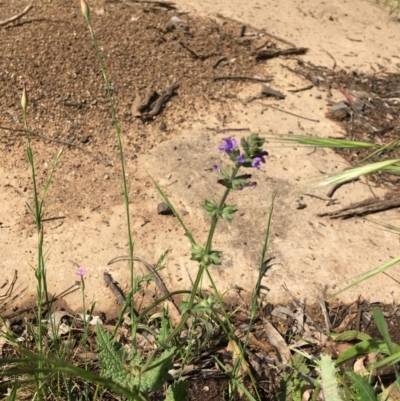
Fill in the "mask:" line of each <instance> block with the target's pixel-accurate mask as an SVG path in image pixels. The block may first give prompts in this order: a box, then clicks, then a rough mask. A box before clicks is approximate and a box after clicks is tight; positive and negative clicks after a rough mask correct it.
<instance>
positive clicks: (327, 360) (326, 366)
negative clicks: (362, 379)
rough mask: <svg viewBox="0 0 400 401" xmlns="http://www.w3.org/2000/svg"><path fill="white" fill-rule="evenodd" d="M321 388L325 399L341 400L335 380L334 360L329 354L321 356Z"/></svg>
mask: <svg viewBox="0 0 400 401" xmlns="http://www.w3.org/2000/svg"><path fill="white" fill-rule="evenodd" d="M321 388H322V391H323V392H324V397H325V400H329V401H342V398H341V397H340V395H339V386H338V383H337V380H336V368H335V362H334V361H332V358H331V357H330V356H329V355H322V356H321Z"/></svg>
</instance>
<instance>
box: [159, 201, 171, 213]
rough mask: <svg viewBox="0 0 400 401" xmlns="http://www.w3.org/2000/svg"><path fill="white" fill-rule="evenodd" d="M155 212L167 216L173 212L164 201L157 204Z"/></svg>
mask: <svg viewBox="0 0 400 401" xmlns="http://www.w3.org/2000/svg"><path fill="white" fill-rule="evenodd" d="M157 213H158V214H161V215H163V216H169V215H171V214H174V213H173V212H172V210H171V209H170V207H169V206H168V205H167V204H166V203H165V202H161V203H159V204H158V205H157Z"/></svg>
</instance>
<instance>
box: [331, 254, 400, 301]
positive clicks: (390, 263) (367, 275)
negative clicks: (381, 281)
mask: <svg viewBox="0 0 400 401" xmlns="http://www.w3.org/2000/svg"><path fill="white" fill-rule="evenodd" d="M399 262H400V256H398V257H397V258H394V259H392V260H389V261H388V262H386V263H384V264H383V265H380V266H378V267H376V268H375V269H372V270H370V271H369V272H367V273H364V274H362V275H361V276H359V277H358V279H357V280H356V281H355V282H354V283H352V284H349V285H348V286H347V287H345V288H343V289H342V290H340V291H338V292H335V293H334V294H333V295H330V296H329V297H328V299H331V298H334V297H336V296H337V295H339V294H341V293H342V292H344V291H347V290H348V289H350V288H352V287H354V286H355V285H357V284H360V283H361V282H363V281H365V280H368V279H369V278H371V277H373V276H375V275H377V274H378V273H381V272H383V271H385V270H387V269H388V268H389V267H392V266H393V265H395V264H396V263H399Z"/></svg>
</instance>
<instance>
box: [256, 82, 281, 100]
mask: <svg viewBox="0 0 400 401" xmlns="http://www.w3.org/2000/svg"><path fill="white" fill-rule="evenodd" d="M261 95H265V96H274V97H276V98H277V99H284V98H285V95H284V94H283V93H282V92H280V91H278V90H276V89H273V88H271V87H270V86H268V85H262V86H261Z"/></svg>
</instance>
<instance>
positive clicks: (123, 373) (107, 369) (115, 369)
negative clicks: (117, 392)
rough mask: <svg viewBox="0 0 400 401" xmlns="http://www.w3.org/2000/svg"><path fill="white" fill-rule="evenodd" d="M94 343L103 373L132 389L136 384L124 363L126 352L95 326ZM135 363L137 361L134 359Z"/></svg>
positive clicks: (133, 375) (132, 374)
mask: <svg viewBox="0 0 400 401" xmlns="http://www.w3.org/2000/svg"><path fill="white" fill-rule="evenodd" d="M96 343H97V347H98V349H99V359H100V361H101V365H102V367H103V375H104V376H105V377H108V378H110V379H111V380H113V381H114V382H115V383H118V384H119V385H121V386H123V387H126V388H129V389H131V390H132V389H134V388H135V387H136V385H137V383H136V381H135V374H134V372H133V370H132V371H131V370H128V369H127V368H126V365H125V361H126V359H127V353H126V351H125V350H124V349H123V348H122V346H121V344H119V343H117V342H116V341H115V338H114V337H113V336H112V335H111V334H109V333H107V332H106V331H105V330H103V329H102V328H101V326H100V325H97V327H96ZM135 363H136V364H137V363H138V361H137V360H135Z"/></svg>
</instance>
